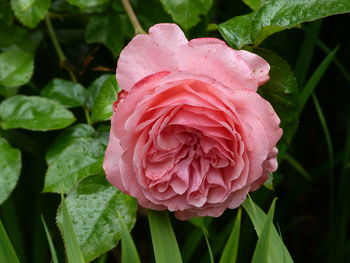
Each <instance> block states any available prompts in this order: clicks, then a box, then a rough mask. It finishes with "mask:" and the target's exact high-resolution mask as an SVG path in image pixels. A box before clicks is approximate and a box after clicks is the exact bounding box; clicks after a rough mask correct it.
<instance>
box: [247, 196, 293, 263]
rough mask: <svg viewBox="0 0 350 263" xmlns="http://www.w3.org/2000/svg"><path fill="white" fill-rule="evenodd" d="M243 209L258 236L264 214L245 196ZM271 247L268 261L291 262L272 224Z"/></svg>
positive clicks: (261, 228) (264, 217) (262, 224)
mask: <svg viewBox="0 0 350 263" xmlns="http://www.w3.org/2000/svg"><path fill="white" fill-rule="evenodd" d="M243 208H244V210H245V211H246V212H247V213H248V215H249V217H250V219H251V220H252V222H253V225H254V228H255V230H256V232H257V234H258V236H259V237H260V235H261V232H262V230H263V226H264V222H265V221H266V214H265V213H264V211H263V210H262V209H261V208H260V207H258V206H257V205H256V204H255V203H254V202H253V200H251V199H250V198H247V199H246V200H245V201H244V203H243ZM270 241H271V249H270V251H269V262H278V263H290V262H293V259H292V257H291V256H290V254H289V252H288V249H287V248H286V246H285V245H284V243H283V241H282V239H281V237H280V235H279V234H278V232H277V230H276V228H275V227H274V226H272V229H271V240H270Z"/></svg>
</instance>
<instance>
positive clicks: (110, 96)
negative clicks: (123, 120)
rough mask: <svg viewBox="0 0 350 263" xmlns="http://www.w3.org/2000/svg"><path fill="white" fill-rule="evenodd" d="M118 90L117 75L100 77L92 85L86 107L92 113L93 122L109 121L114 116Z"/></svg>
mask: <svg viewBox="0 0 350 263" xmlns="http://www.w3.org/2000/svg"><path fill="white" fill-rule="evenodd" d="M118 90H119V88H118V85H117V82H116V79H115V75H111V74H107V75H102V76H100V77H99V78H97V79H96V80H95V81H94V82H93V83H92V84H91V85H90V87H89V88H88V92H89V97H88V100H87V102H86V104H87V105H86V106H87V107H88V108H89V109H91V111H92V114H91V120H92V122H97V121H103V120H108V119H109V118H110V117H111V116H112V112H113V110H112V105H113V102H114V101H115V100H116V98H117V92H118Z"/></svg>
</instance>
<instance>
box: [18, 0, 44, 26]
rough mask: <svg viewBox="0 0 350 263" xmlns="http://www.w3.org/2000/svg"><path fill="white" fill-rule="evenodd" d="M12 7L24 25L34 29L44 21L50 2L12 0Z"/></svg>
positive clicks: (41, 0)
mask: <svg viewBox="0 0 350 263" xmlns="http://www.w3.org/2000/svg"><path fill="white" fill-rule="evenodd" d="M11 6H12V9H13V11H14V12H15V15H16V17H17V19H18V20H19V21H20V22H21V23H22V24H23V25H25V26H27V27H29V28H34V27H36V26H37V25H38V24H39V22H40V21H41V20H43V19H44V17H45V15H46V13H47V10H48V9H49V7H50V0H11Z"/></svg>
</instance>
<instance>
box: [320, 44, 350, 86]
mask: <svg viewBox="0 0 350 263" xmlns="http://www.w3.org/2000/svg"><path fill="white" fill-rule="evenodd" d="M316 43H317V45H318V46H319V47H320V48H321V49H322V50H323V51H324V52H325V53H327V54H329V53H330V52H331V49H330V48H329V47H328V46H327V45H326V44H325V43H323V42H322V41H321V40H320V39H317V40H316ZM333 62H334V64H335V65H336V67H337V68H338V70H339V71H340V73H342V74H343V76H344V78H345V79H346V81H347V82H348V83H349V84H350V73H349V72H348V71H347V70H346V68H345V67H344V66H343V64H342V63H341V62H340V61H339V59H337V58H336V57H334V59H333Z"/></svg>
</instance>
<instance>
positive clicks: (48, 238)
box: [41, 215, 58, 263]
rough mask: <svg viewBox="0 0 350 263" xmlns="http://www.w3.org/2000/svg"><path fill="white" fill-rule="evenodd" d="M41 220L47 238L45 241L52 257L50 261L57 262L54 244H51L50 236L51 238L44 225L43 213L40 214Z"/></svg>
mask: <svg viewBox="0 0 350 263" xmlns="http://www.w3.org/2000/svg"><path fill="white" fill-rule="evenodd" d="M41 222H42V223H43V226H44V229H45V234H46V238H47V241H48V243H49V247H50V252H51V257H52V262H53V263H58V258H57V254H56V249H55V246H54V245H53V242H52V238H51V235H50V232H49V229H48V228H47V226H46V222H45V219H44V217H43V215H41Z"/></svg>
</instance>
